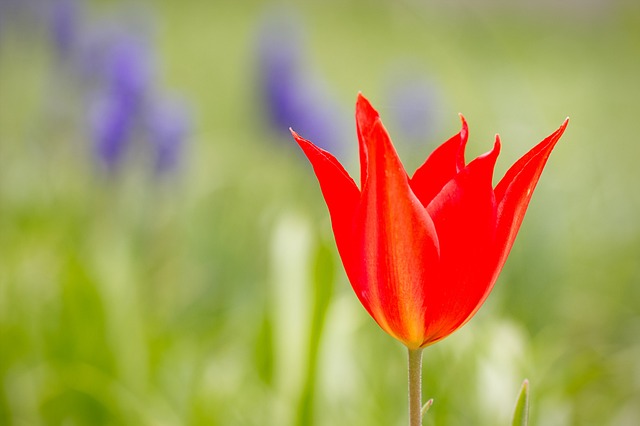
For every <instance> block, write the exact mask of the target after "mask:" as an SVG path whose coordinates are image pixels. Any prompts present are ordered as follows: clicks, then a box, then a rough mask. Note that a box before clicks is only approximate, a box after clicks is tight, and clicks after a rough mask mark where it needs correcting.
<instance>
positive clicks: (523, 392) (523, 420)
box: [511, 379, 529, 426]
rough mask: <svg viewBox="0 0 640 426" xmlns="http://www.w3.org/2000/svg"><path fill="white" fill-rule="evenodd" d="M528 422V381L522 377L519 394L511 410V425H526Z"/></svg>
mask: <svg viewBox="0 0 640 426" xmlns="http://www.w3.org/2000/svg"><path fill="white" fill-rule="evenodd" d="M528 423H529V381H528V380H527V379H524V382H522V387H521V388H520V394H519V395H518V400H517V401H516V408H515V410H514V412H513V421H512V422H511V425H512V426H527V424H528Z"/></svg>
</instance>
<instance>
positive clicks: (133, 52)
mask: <svg viewBox="0 0 640 426" xmlns="http://www.w3.org/2000/svg"><path fill="white" fill-rule="evenodd" d="M101 47H102V46H101ZM100 53H101V54H104V55H105V57H104V58H101V63H102V64H103V66H104V68H103V69H101V70H100V75H99V77H101V78H100V79H98V82H99V83H101V86H102V87H100V88H99V95H98V100H97V101H96V104H95V107H94V108H93V111H92V117H91V128H92V135H93V138H94V143H95V150H96V155H97V156H98V158H99V160H100V162H102V163H103V164H104V165H105V166H106V167H107V168H108V169H110V170H113V169H115V168H116V167H117V165H118V163H119V162H120V161H122V157H123V155H124V152H125V151H126V148H127V145H128V144H129V143H130V142H131V138H132V136H133V133H134V130H135V129H134V128H135V127H136V123H137V122H138V120H139V117H140V115H141V111H142V108H143V107H144V102H145V100H146V98H147V96H148V93H147V92H148V90H149V88H150V87H151V81H150V75H151V73H150V65H149V58H148V56H149V55H148V52H147V51H146V50H145V45H144V44H143V43H141V42H140V40H138V39H136V38H134V37H128V36H126V35H118V36H117V37H115V38H114V39H112V40H111V42H110V43H109V45H108V46H107V47H106V50H105V51H104V52H100Z"/></svg>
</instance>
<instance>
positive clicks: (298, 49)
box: [257, 14, 345, 151]
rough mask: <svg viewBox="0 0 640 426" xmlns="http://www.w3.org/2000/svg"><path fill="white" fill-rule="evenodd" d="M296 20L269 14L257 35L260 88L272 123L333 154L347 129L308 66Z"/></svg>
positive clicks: (285, 131) (330, 99) (283, 133)
mask: <svg viewBox="0 0 640 426" xmlns="http://www.w3.org/2000/svg"><path fill="white" fill-rule="evenodd" d="M295 23H296V20H295V19H293V18H291V17H290V16H289V15H286V14H277V15H276V16H275V17H274V16H272V15H269V16H268V17H267V19H266V20H265V21H264V22H263V23H262V26H261V27H260V29H259V32H258V34H257V37H258V43H257V44H258V46H257V50H258V51H257V59H258V72H259V75H258V84H259V86H260V94H261V96H262V104H263V107H264V109H265V113H266V116H267V119H268V121H269V123H270V124H271V125H272V126H273V127H274V128H275V129H276V130H277V131H279V132H280V133H281V134H282V135H288V129H289V127H294V128H295V129H296V130H298V129H300V130H299V131H300V133H302V134H305V135H308V137H309V138H311V139H313V140H314V141H317V142H318V146H321V147H323V148H325V149H331V150H333V151H336V150H339V144H338V143H337V142H338V140H339V139H340V137H341V135H342V134H343V130H344V128H345V123H344V121H342V120H341V118H340V117H341V115H340V109H339V107H338V105H337V102H335V100H334V99H333V98H331V97H330V95H329V90H328V88H327V87H325V85H324V84H323V83H322V82H321V79H320V78H318V77H317V76H315V75H312V74H311V73H310V72H309V71H308V70H306V69H303V65H304V64H306V63H308V60H307V58H306V57H305V55H304V54H303V53H304V50H303V48H302V46H301V43H302V41H301V40H302V37H301V31H300V29H299V27H298V26H297V25H295Z"/></svg>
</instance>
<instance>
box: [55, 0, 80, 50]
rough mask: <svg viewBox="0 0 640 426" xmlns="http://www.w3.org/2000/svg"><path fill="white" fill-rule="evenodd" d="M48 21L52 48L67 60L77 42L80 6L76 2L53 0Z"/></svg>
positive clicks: (74, 0) (73, 0) (71, 0)
mask: <svg viewBox="0 0 640 426" xmlns="http://www.w3.org/2000/svg"><path fill="white" fill-rule="evenodd" d="M50 19H51V22H50V26H51V38H52V39H53V43H54V46H55V48H56V50H57V51H58V53H59V55H60V56H61V57H62V58H69V57H70V56H71V54H72V52H73V51H74V49H75V47H76V43H77V41H78V40H77V39H78V30H79V19H80V5H79V4H78V2H77V1H76V0H54V1H53V4H51V18H50Z"/></svg>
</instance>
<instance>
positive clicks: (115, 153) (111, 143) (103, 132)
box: [91, 92, 135, 171]
mask: <svg viewBox="0 0 640 426" xmlns="http://www.w3.org/2000/svg"><path fill="white" fill-rule="evenodd" d="M134 118H135V111H133V110H131V108H130V104H128V103H127V102H122V100H121V99H120V98H118V97H116V96H113V94H112V93H108V92H106V93H104V94H103V95H102V96H99V97H98V99H97V100H96V101H95V104H94V106H93V108H92V110H91V134H92V136H93V140H94V148H95V153H96V156H97V157H98V160H99V162H100V163H102V164H103V165H104V166H105V167H106V168H107V169H108V170H110V171H113V170H115V169H116V168H117V166H118V164H120V162H121V161H122V158H123V156H124V153H125V151H126V149H127V145H128V143H129V141H130V139H131V137H132V134H133V130H134V122H135V119H134Z"/></svg>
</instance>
